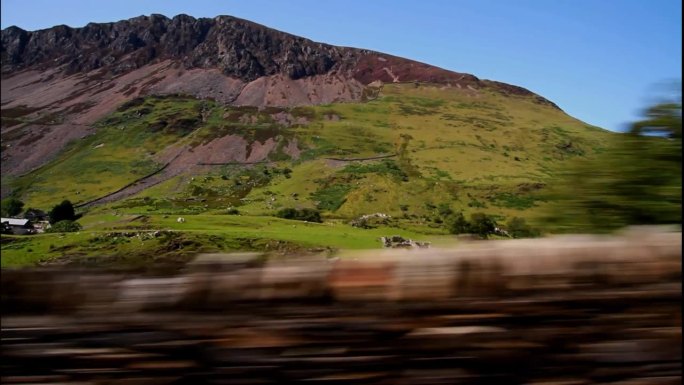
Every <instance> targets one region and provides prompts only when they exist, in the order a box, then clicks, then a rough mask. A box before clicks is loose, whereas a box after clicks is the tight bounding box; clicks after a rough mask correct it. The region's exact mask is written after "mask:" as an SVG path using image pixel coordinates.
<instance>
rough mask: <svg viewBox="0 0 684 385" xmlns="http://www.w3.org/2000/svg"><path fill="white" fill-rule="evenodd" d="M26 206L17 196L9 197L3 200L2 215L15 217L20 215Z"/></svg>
mask: <svg viewBox="0 0 684 385" xmlns="http://www.w3.org/2000/svg"><path fill="white" fill-rule="evenodd" d="M23 208H24V202H22V201H20V200H19V199H17V198H7V199H3V200H2V216H3V217H13V216H16V215H18V214H19V213H20V212H21V210H22V209H23Z"/></svg>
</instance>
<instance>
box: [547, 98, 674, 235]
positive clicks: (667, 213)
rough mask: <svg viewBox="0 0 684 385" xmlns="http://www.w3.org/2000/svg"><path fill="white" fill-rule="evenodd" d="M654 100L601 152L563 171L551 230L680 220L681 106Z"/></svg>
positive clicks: (609, 228) (603, 228) (549, 221)
mask: <svg viewBox="0 0 684 385" xmlns="http://www.w3.org/2000/svg"><path fill="white" fill-rule="evenodd" d="M679 95H680V96H679V97H678V99H677V100H676V101H668V102H664V103H659V104H656V105H654V106H652V107H650V108H648V109H647V110H646V111H645V112H644V119H643V120H640V121H638V122H635V123H633V124H632V125H631V127H630V130H629V131H628V132H626V133H623V134H619V135H616V137H615V139H614V141H613V142H612V143H611V144H610V145H609V147H608V148H607V149H606V151H604V152H603V153H601V154H599V155H598V156H597V157H596V158H594V159H591V160H584V161H581V162H580V163H579V164H577V165H576V166H575V167H574V168H572V169H571V170H569V171H568V172H566V173H565V174H564V177H563V178H562V182H561V183H560V185H559V186H558V188H557V189H556V192H555V193H554V194H553V196H552V198H553V200H555V201H556V204H555V205H553V207H552V209H551V210H552V213H551V214H550V215H548V216H547V218H546V220H545V222H546V225H547V226H549V227H551V228H552V230H555V231H561V232H567V231H589V232H608V231H612V230H615V229H617V228H621V227H624V226H629V225H651V224H676V223H681V218H682V216H681V207H682V107H681V91H680V94H679Z"/></svg>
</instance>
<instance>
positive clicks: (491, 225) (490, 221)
mask: <svg viewBox="0 0 684 385" xmlns="http://www.w3.org/2000/svg"><path fill="white" fill-rule="evenodd" d="M470 228H471V231H472V232H473V233H475V234H477V235H479V236H480V237H482V238H487V237H488V236H489V235H490V234H494V232H495V230H496V221H495V220H494V218H492V217H490V216H488V215H486V214H484V213H474V214H472V215H471V216H470Z"/></svg>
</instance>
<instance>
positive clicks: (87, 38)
mask: <svg viewBox="0 0 684 385" xmlns="http://www.w3.org/2000/svg"><path fill="white" fill-rule="evenodd" d="M0 37H1V39H0V40H1V43H2V45H1V46H0V59H1V60H2V66H1V71H0V74H1V76H2V97H1V100H0V103H1V104H2V135H3V136H2V150H3V151H2V166H3V172H7V173H10V174H14V175H18V174H22V173H26V172H29V171H31V170H32V169H35V168H36V167H38V166H40V165H42V164H45V163H46V162H48V161H49V160H50V159H51V158H52V157H53V156H54V155H56V154H57V153H58V152H59V151H60V150H61V149H62V148H64V146H65V145H66V144H67V143H68V142H69V141H71V140H75V139H78V138H81V137H83V136H85V135H88V134H90V133H91V132H93V130H94V128H93V127H92V124H93V123H94V122H95V121H97V120H98V119H99V118H101V117H102V116H104V115H106V114H107V113H110V112H112V111H113V110H114V109H115V108H116V107H117V106H119V105H121V104H122V103H124V102H126V101H128V100H131V99H133V98H135V97H138V96H145V95H151V94H170V93H182V94H187V95H193V96H195V97H198V98H210V99H213V100H216V101H219V102H222V103H225V104H233V105H250V106H282V107H291V106H297V105H311V104H324V103H334V102H357V101H362V100H363V97H364V94H365V91H366V88H368V87H376V86H377V85H379V84H382V83H383V82H384V83H387V82H416V81H418V82H429V83H438V84H444V85H445V86H451V87H458V88H460V89H462V90H464V92H468V93H472V94H473V95H475V94H476V93H477V92H478V91H479V90H481V89H484V88H486V89H490V90H494V91H496V92H500V93H503V94H516V95H523V96H532V97H535V98H536V99H537V101H538V102H539V103H541V104H547V105H551V106H554V105H553V103H551V102H549V101H547V100H546V99H544V98H542V97H540V96H537V95H535V94H533V93H532V92H530V91H528V90H526V89H524V88H520V87H516V86H511V85H508V84H503V83H498V82H489V81H482V80H480V79H478V78H477V77H475V76H473V75H469V74H463V73H457V72H452V71H447V70H444V69H441V68H437V67H434V66H430V65H428V64H424V63H419V62H416V61H412V60H408V59H404V58H400V57H395V56H391V55H386V54H382V53H379V52H373V51H368V50H362V49H356V48H346V47H336V46H332V45H327V44H322V43H316V42H313V41H311V40H308V39H304V38H301V37H297V36H293V35H290V34H287V33H284V32H280V31H276V30H273V29H270V28H267V27H264V26H262V25H259V24H255V23H252V22H249V21H246V20H241V19H237V18H234V17H230V16H218V17H215V18H213V19H207V18H200V19H195V18H193V17H190V16H187V15H179V16H176V17H174V18H172V19H169V18H167V17H165V16H162V15H151V16H140V17H136V18H133V19H130V20H123V21H118V22H115V23H102V24H96V23H90V24H88V25H87V26H85V27H83V28H71V27H68V26H64V25H60V26H56V27H53V28H49V29H44V30H39V31H25V30H22V29H21V28H18V27H9V28H6V29H4V30H2V33H1V36H0Z"/></svg>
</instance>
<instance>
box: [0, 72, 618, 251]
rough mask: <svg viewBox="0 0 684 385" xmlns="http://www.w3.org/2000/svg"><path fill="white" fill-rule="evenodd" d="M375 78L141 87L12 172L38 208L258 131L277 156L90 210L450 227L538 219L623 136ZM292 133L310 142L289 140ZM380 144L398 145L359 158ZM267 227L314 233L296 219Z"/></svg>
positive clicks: (484, 97)
mask: <svg viewBox="0 0 684 385" xmlns="http://www.w3.org/2000/svg"><path fill="white" fill-rule="evenodd" d="M377 91H378V92H377V95H374V98H373V99H372V100H368V101H366V102H364V103H339V104H330V105H321V106H311V107H297V108H291V109H282V108H262V109H257V108H255V107H232V106H222V105H219V104H217V103H214V102H212V101H199V100H195V99H192V98H188V97H183V96H169V97H148V98H145V99H136V100H134V101H131V102H128V103H126V104H124V105H123V106H121V107H120V108H119V110H117V111H116V112H115V113H114V114H112V115H110V116H108V117H106V118H104V119H102V120H101V121H100V122H99V123H98V127H99V130H98V131H97V133H96V134H94V135H92V136H89V137H86V138H84V139H81V140H79V141H77V142H74V143H72V144H71V146H70V147H69V148H68V149H67V150H66V151H64V152H63V153H62V154H61V155H60V156H59V157H58V158H57V159H56V160H54V161H53V162H51V163H49V164H48V165H46V166H45V167H43V168H41V169H39V170H37V171H35V172H33V173H31V174H28V175H26V176H23V177H20V178H16V179H11V180H8V181H5V183H9V184H10V185H11V186H12V187H13V188H14V191H15V195H16V196H17V197H19V198H20V199H22V200H23V201H25V202H26V207H36V208H42V209H49V208H50V207H51V206H52V205H54V204H56V203H59V202H61V201H62V200H63V199H69V200H71V201H72V202H74V203H79V202H86V201H89V200H91V199H94V198H97V197H99V196H103V195H105V194H107V193H109V192H112V191H115V190H117V189H119V188H121V187H122V186H124V185H126V184H128V183H131V182H132V181H135V180H136V179H138V178H140V177H142V176H144V175H146V174H149V173H150V172H153V171H154V170H156V169H158V168H159V167H161V164H162V161H161V160H160V159H161V157H160V154H164V153H165V154H168V153H171V152H172V149H179V148H180V146H182V145H188V146H190V147H191V148H194V149H197V148H198V146H201V145H202V144H206V143H208V142H210V141H212V140H214V139H217V138H220V137H224V136H226V135H239V136H241V137H243V138H244V139H246V140H247V143H249V148H247V154H249V153H250V151H251V147H252V144H253V143H257V142H259V143H264V142H266V141H267V140H272V141H274V142H275V143H276V144H275V146H274V149H273V150H272V151H271V152H270V153H269V154H268V157H267V159H266V160H267V161H268V163H262V164H253V165H235V164H230V165H215V166H203V167H202V168H197V169H196V170H195V171H192V172H189V173H185V174H181V175H177V176H175V177H173V178H171V179H169V180H167V181H166V182H163V183H161V184H158V185H156V186H154V187H151V188H149V189H147V190H145V191H143V192H141V193H139V194H136V195H134V196H131V197H128V198H126V199H124V200H121V201H117V202H113V203H109V204H106V205H101V206H97V207H95V208H90V209H89V212H88V213H86V216H85V217H84V220H86V219H87V218H88V216H89V215H110V214H114V213H116V214H118V215H142V214H144V215H153V216H155V215H157V216H163V215H220V214H226V213H228V212H229V210H233V212H234V210H235V209H237V210H238V212H239V213H240V214H241V215H249V216H251V217H254V218H257V217H271V216H273V215H274V214H275V213H276V212H277V211H278V210H279V209H282V208H289V207H292V208H317V209H319V210H321V212H322V213H323V217H324V219H326V221H330V220H332V219H337V220H339V221H342V222H347V221H349V220H350V219H353V218H355V217H358V216H360V215H364V214H371V213H377V212H380V213H385V214H388V215H390V216H391V217H392V220H391V226H394V227H393V228H403V229H404V231H409V230H408V229H411V231H415V232H418V233H423V234H430V233H432V234H440V233H445V229H444V224H443V223H442V222H443V216H444V215H443V213H444V212H445V211H448V210H449V209H451V210H453V211H463V212H464V213H465V214H466V215H467V214H469V213H472V212H485V213H487V214H490V215H493V216H495V217H497V218H498V219H499V220H500V221H505V220H506V219H509V218H512V217H516V216H517V217H523V218H527V219H529V220H534V218H536V217H537V216H539V215H540V213H542V212H543V210H544V208H545V206H546V205H547V204H548V203H549V202H548V201H547V199H549V198H548V196H547V194H546V192H547V191H548V189H549V187H551V186H553V185H554V181H555V179H554V176H555V175H556V174H557V173H558V171H559V170H561V169H562V168H563V167H564V166H566V165H567V164H568V162H571V161H572V160H574V159H583V158H591V157H594V156H595V155H596V154H598V153H600V152H601V151H602V149H604V148H605V146H606V145H607V143H608V141H609V140H610V137H611V136H612V135H615V134H613V133H610V132H608V131H605V130H602V129H599V128H596V127H592V126H588V125H587V124H585V123H583V122H581V121H578V120H576V119H574V118H572V117H570V116H568V115H567V114H565V113H564V112H562V111H560V110H558V109H556V108H554V107H552V106H549V105H545V104H539V103H538V102H537V101H535V100H534V99H533V98H532V97H524V96H513V95H503V94H500V93H495V92H493V91H488V90H479V91H477V92H474V91H472V90H462V89H459V88H450V87H444V86H440V85H428V84H413V83H411V84H386V85H384V86H383V87H382V88H381V89H379V90H377ZM292 143H296V145H297V147H298V151H294V152H293V151H288V149H287V148H288V146H290V147H292ZM297 152H298V153H297ZM378 156H386V157H384V158H382V159H376V160H363V161H350V160H349V159H355V158H365V157H378ZM197 170H201V171H197ZM202 218H209V217H206V216H205V217H202ZM264 220H268V221H271V220H273V219H272V218H266V219H264ZM216 230H217V231H218V230H219V229H218V228H217V229H216ZM212 231H213V230H212ZM359 231H363V230H359ZM321 236H323V235H321ZM325 236H326V237H328V236H330V235H325ZM268 237H269V238H272V239H278V240H283V241H292V242H294V243H301V244H307V242H305V241H304V240H301V239H298V238H297V236H296V232H292V234H290V235H287V236H285V235H279V236H273V237H271V236H270V235H269V236H268ZM308 244H318V245H330V246H335V247H337V246H342V245H337V243H335V242H332V243H331V242H328V241H322V242H318V243H316V242H314V243H308Z"/></svg>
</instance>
